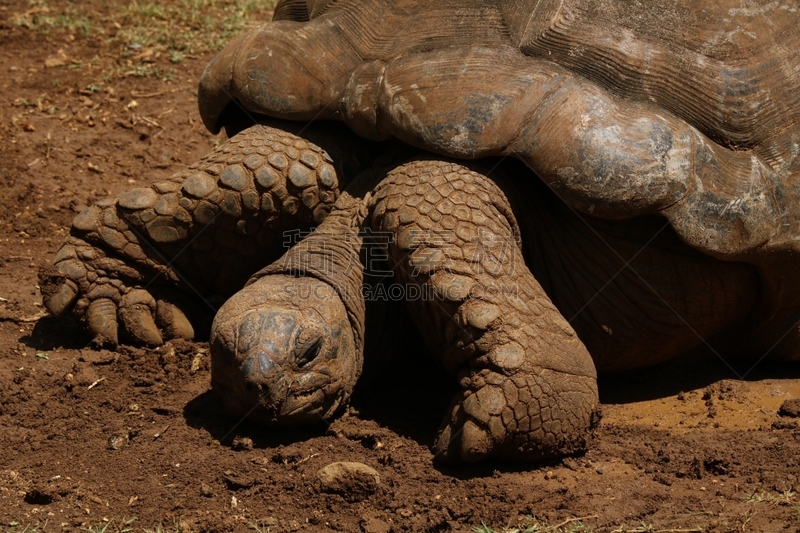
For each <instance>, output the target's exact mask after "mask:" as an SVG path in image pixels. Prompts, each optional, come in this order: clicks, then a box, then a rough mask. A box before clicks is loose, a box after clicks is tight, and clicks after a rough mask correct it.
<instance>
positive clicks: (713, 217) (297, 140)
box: [42, 0, 800, 461]
mask: <svg viewBox="0 0 800 533" xmlns="http://www.w3.org/2000/svg"><path fill="white" fill-rule="evenodd" d="M274 18H275V20H274V21H273V22H272V23H271V24H268V25H266V26H264V27H262V28H260V29H257V30H255V31H252V32H250V33H247V34H245V35H242V36H241V37H239V38H238V39H236V40H234V41H233V42H232V43H230V44H229V45H228V47H227V48H226V49H225V50H223V51H222V52H221V53H220V54H219V55H218V56H217V57H216V58H215V59H214V60H213V61H212V63H211V64H210V65H209V66H208V68H207V69H206V71H205V73H204V75H203V77H202V79H201V81H200V91H199V104H200V111H201V115H202V117H203V120H204V121H205V124H206V126H207V127H208V128H209V129H210V130H211V131H213V132H216V131H219V130H220V129H222V128H225V129H226V130H227V131H228V133H229V134H230V135H233V136H232V137H231V138H230V139H229V140H228V141H226V142H225V143H223V144H222V145H221V146H219V147H218V148H217V149H216V150H214V152H212V153H211V154H210V155H209V156H208V157H206V158H205V159H203V160H202V161H200V162H198V163H196V164H194V165H192V166H190V167H189V168H188V169H186V170H184V171H181V172H179V173H177V174H176V175H175V176H174V177H172V178H171V179H168V180H164V181H159V182H156V183H153V184H152V185H151V186H149V187H145V188H139V189H135V190H132V191H129V192H127V193H125V194H122V195H121V196H119V197H118V198H112V199H109V200H106V201H102V202H100V203H98V204H97V205H95V206H93V207H90V208H89V209H88V210H86V211H84V212H83V213H81V214H80V215H78V216H77V218H76V219H75V221H74V222H73V224H72V228H71V231H70V234H69V236H68V237H67V238H66V240H65V241H64V243H63V245H62V247H61V249H60V251H59V252H58V254H57V256H56V257H55V268H50V269H46V270H44V271H43V272H42V290H43V294H44V301H45V304H46V306H47V308H48V309H49V310H50V311H51V312H52V313H54V314H56V315H59V314H62V313H65V312H67V311H70V310H71V311H72V312H73V313H74V314H75V316H77V317H78V318H79V319H80V320H81V321H82V322H83V324H85V327H86V328H88V330H90V331H91V332H92V333H93V334H95V336H96V340H97V342H100V343H108V344H111V345H115V344H116V343H118V342H120V341H122V342H130V343H138V344H145V345H158V344H161V343H162V342H163V340H164V339H168V338H172V337H185V338H191V337H193V336H194V335H195V328H196V327H197V324H198V322H197V321H198V320H199V319H198V318H197V317H198V316H200V315H202V312H201V311H202V308H204V307H206V308H209V309H215V308H216V306H217V303H218V302H222V301H225V300H227V301H226V302H225V303H224V305H222V307H221V309H219V312H218V313H217V315H216V318H215V321H214V323H213V325H212V326H211V349H212V384H213V387H214V388H215V389H216V390H218V391H219V393H220V394H221V395H222V398H223V399H224V403H225V405H226V406H227V407H228V409H230V411H231V412H233V413H235V414H238V415H241V416H245V415H246V416H249V417H251V418H253V419H254V420H258V421H263V422H266V423H275V424H299V423H305V422H309V421H315V420H319V419H330V418H331V417H332V416H334V415H335V414H336V413H337V412H338V411H340V409H341V407H342V406H343V405H345V404H346V402H347V400H348V398H349V396H350V393H351V391H352V389H353V386H354V384H355V382H356V380H357V378H358V377H359V374H360V371H361V367H362V364H363V361H364V358H366V359H367V360H369V358H371V357H377V356H378V355H379V354H371V353H369V350H368V349H367V350H366V353H364V352H365V348H364V346H365V341H364V338H365V330H366V329H368V328H367V327H365V314H367V313H369V312H370V307H369V305H370V303H371V302H370V298H368V297H365V296H364V294H365V293H364V291H363V283H364V275H365V270H364V269H365V268H366V269H367V271H369V269H370V268H372V266H371V265H369V264H367V262H366V261H364V256H365V254H364V252H363V249H362V246H363V240H364V238H365V235H366V233H365V232H367V233H371V234H372V235H376V234H380V235H384V236H386V237H387V238H385V239H384V240H382V241H381V240H380V239H378V241H380V242H379V243H378V245H377V246H378V249H379V250H383V252H384V253H385V257H384V258H382V260H383V261H384V262H385V263H386V264H388V265H389V266H390V267H391V269H392V272H393V275H394V280H395V284H396V285H397V286H399V287H400V288H401V290H400V291H397V293H396V297H397V298H405V299H407V308H408V309H409V310H410V311H411V317H412V319H413V321H414V323H415V324H416V326H417V327H418V328H419V330H420V332H421V334H422V336H423V338H424V339H425V343H426V345H427V347H428V349H429V350H430V352H431V353H432V354H434V355H435V356H436V357H438V358H439V360H440V361H441V363H442V365H443V366H444V367H445V368H446V369H447V370H448V371H449V372H451V373H452V374H453V375H454V376H456V378H457V380H458V384H459V387H460V392H459V393H458V395H457V396H456V398H455V399H454V400H453V402H452V406H451V408H450V411H449V413H448V414H447V416H446V417H445V420H444V422H443V424H442V427H441V430H440V433H439V436H438V438H437V441H436V444H435V447H436V452H437V457H439V458H442V459H445V460H464V461H477V460H481V459H484V458H488V457H495V458H505V459H540V458H546V457H554V456H559V455H563V454H566V453H570V452H573V451H575V450H578V449H580V448H581V447H583V446H584V443H585V437H586V434H587V432H588V431H590V429H591V427H592V425H593V424H594V423H595V421H596V416H595V414H596V411H597V407H598V393H597V385H596V372H597V371H601V372H603V371H618V370H624V369H631V368H635V367H639V366H643V365H652V364H655V363H658V362H661V361H664V360H667V359H670V358H674V357H676V356H679V355H682V354H685V353H687V352H689V351H690V350H692V349H693V348H695V347H697V346H698V345H702V344H705V345H706V346H707V347H709V348H711V349H712V350H713V351H715V352H716V353H718V354H719V355H720V357H723V358H727V357H731V356H747V357H752V358H754V361H757V360H760V359H761V358H774V359H784V360H797V359H798V358H800V344H799V343H800V333H798V321H800V283H798V281H800V275H799V274H800V269H798V265H799V263H798V259H797V254H798V252H800V241H799V240H798V236H799V235H800V157H799V156H798V154H800V123H799V122H798V121H799V120H800V14H799V13H798V6H797V4H796V3H795V2H790V1H787V0H775V1H770V2H768V1H766V0H747V1H745V0H713V1H712V0H691V1H690V0H678V1H676V2H671V3H664V4H661V3H652V2H640V1H638V0H495V1H490V0H442V1H437V2H430V1H419V0H385V1H381V0H284V1H282V2H280V3H279V5H278V6H277V8H276V10H275V17H274ZM254 124H255V125H254ZM234 134H235V135H234ZM315 226H316V231H314V232H313V233H311V234H310V236H308V237H307V238H305V239H303V240H300V239H299V237H301V236H302V235H303V234H304V233H303V232H306V231H307V230H310V229H311V228H312V227H315ZM295 241H299V244H295ZM287 243H288V244H287ZM289 244H291V245H293V246H292V247H290V248H288V251H287V246H288V245H289ZM283 252H286V253H285V254H284V255H283V256H282V257H281V254H282V253H283ZM248 278H249V281H248ZM412 289H413V291H412ZM411 292H413V293H414V294H415V296H414V297H411V296H409V295H410V294H411ZM198 297H200V298H198ZM197 302H202V303H201V304H198V303H197ZM366 334H367V335H368V334H369V331H366Z"/></svg>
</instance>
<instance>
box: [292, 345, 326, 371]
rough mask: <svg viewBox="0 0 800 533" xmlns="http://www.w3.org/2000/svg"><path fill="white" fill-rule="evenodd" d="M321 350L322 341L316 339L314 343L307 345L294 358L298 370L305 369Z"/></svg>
mask: <svg viewBox="0 0 800 533" xmlns="http://www.w3.org/2000/svg"><path fill="white" fill-rule="evenodd" d="M321 349H322V339H317V340H316V341H315V342H314V343H312V344H310V345H308V347H307V348H305V349H304V350H302V351H301V352H300V354H299V355H298V356H297V357H296V358H295V363H297V366H298V367H300V368H303V367H305V366H306V365H308V364H309V363H311V362H312V361H313V360H314V359H316V358H317V356H318V355H319V352H320V350H321Z"/></svg>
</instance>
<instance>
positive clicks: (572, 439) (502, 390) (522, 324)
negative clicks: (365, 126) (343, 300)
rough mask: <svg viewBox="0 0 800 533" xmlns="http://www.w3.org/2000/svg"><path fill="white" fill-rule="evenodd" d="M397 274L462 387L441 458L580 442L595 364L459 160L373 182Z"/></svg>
mask: <svg viewBox="0 0 800 533" xmlns="http://www.w3.org/2000/svg"><path fill="white" fill-rule="evenodd" d="M374 202H375V203H374V210H373V214H372V217H373V219H372V220H373V228H374V229H375V230H379V231H387V232H391V234H392V235H393V239H392V243H391V244H390V245H389V246H388V248H389V254H390V257H391V258H392V259H393V260H394V262H395V273H396V275H397V276H398V278H399V280H400V281H402V282H404V283H406V284H407V287H408V288H409V289H411V288H412V287H414V288H415V289H414V291H413V294H414V295H415V297H414V298H409V305H411V306H412V316H413V317H414V318H415V320H416V321H417V322H418V325H419V327H420V329H421V331H422V333H423V335H424V336H425V338H426V341H427V343H428V345H429V348H430V349H431V351H432V352H433V353H435V354H441V356H442V360H443V362H444V365H445V366H446V367H447V368H448V369H449V370H451V371H452V372H453V373H454V374H457V376H458V380H459V383H460V385H461V392H460V393H459V394H458V395H457V397H456V398H455V399H454V400H453V404H452V407H451V411H450V414H449V415H448V416H447V417H446V418H445V421H444V423H443V425H442V428H441V430H440V434H439V437H438V439H437V443H436V450H437V457H438V458H440V459H444V460H450V461H452V460H463V461H478V460H482V459H485V458H489V457H495V458H504V459H514V460H520V459H522V460H526V459H527V460H535V459H543V458H548V457H557V456H561V455H565V454H568V453H572V452H575V451H577V450H578V449H580V448H582V447H583V446H584V443H585V439H586V437H587V433H588V431H589V430H590V427H591V425H592V421H593V419H594V415H595V410H596V409H597V405H598V396H597V385H596V375H595V369H594V364H593V363H592V360H591V358H590V356H589V353H588V352H587V351H586V348H585V347H584V345H583V343H582V342H581V341H580V339H578V337H577V335H576V334H575V332H574V331H573V329H572V328H571V327H570V325H569V323H568V322H567V321H566V319H564V318H563V317H562V316H561V314H560V313H559V312H558V310H557V309H556V308H555V306H554V305H553V304H552V302H551V301H550V299H549V298H548V296H547V294H545V292H544V290H543V289H542V287H541V285H540V284H539V283H538V282H537V281H536V279H535V278H534V277H533V275H532V274H531V272H530V270H528V268H527V266H526V265H525V263H524V261H523V258H522V253H521V251H520V247H519V242H518V241H519V234H518V231H517V223H516V220H515V218H514V215H513V214H512V212H511V208H510V205H509V203H508V200H507V199H506V198H505V196H504V195H503V192H502V191H501V190H500V189H499V188H498V187H497V185H496V184H495V183H494V182H493V181H492V180H491V179H489V178H488V177H487V176H485V175H483V174H481V173H479V172H476V171H473V170H471V169H469V168H467V167H465V166H463V165H460V164H456V163H450V162H442V161H435V160H434V161H429V160H421V161H413V162H410V163H407V164H405V165H401V166H400V167H398V168H396V169H395V170H393V171H392V172H390V173H389V175H388V177H387V178H386V179H385V180H384V181H383V182H382V183H381V185H380V186H379V187H378V188H377V190H376V192H375V195H374Z"/></svg>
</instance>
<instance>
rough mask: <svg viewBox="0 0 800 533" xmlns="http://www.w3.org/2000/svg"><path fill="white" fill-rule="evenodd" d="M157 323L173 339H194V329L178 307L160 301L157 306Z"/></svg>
mask: <svg viewBox="0 0 800 533" xmlns="http://www.w3.org/2000/svg"><path fill="white" fill-rule="evenodd" d="M156 323H157V324H158V325H159V326H160V327H161V328H162V329H163V330H164V333H166V334H167V336H168V337H170V338H173V339H188V340H191V339H193V338H194V327H192V323H191V322H190V321H189V319H188V318H186V315H185V314H184V312H183V311H181V310H180V308H178V306H176V305H174V304H172V303H170V302H166V301H164V300H159V301H158V303H157V304H156Z"/></svg>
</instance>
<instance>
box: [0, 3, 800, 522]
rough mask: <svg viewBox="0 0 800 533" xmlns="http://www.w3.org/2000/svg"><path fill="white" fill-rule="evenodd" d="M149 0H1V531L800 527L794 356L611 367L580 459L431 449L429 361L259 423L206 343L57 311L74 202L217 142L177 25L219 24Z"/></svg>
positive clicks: (154, 173) (442, 402) (436, 386)
mask: <svg viewBox="0 0 800 533" xmlns="http://www.w3.org/2000/svg"><path fill="white" fill-rule="evenodd" d="M131 5H134V4H131ZM175 5H176V6H178V7H181V6H183V7H186V9H187V10H188V9H189V8H188V7H187V6H190V5H195V6H197V5H208V6H210V7H209V9H212V10H213V9H218V8H219V9H222V8H226V9H227V8H228V7H230V5H232V4H226V3H225V2H222V1H219V2H207V3H206V4H204V3H203V2H194V3H191V4H190V3H189V2H186V3H185V5H184V4H183V3H181V2H175ZM248 5H249V4H248ZM135 6H137V7H136V9H139V10H140V11H139V12H137V13H133V14H132V12H131V11H130V10H131V9H134V8H131V7H130V6H129V5H128V4H122V3H113V2H112V3H111V4H108V3H101V2H99V1H97V0H92V1H88V2H83V3H81V5H80V7H76V6H75V5H73V4H57V3H56V2H52V3H50V4H46V3H44V2H42V1H36V2H31V3H30V4H28V3H25V2H21V1H18V0H13V1H5V2H0V45H1V48H0V49H2V52H1V54H2V57H3V61H2V63H0V72H2V73H3V77H2V79H0V92H1V93H2V99H0V102H2V103H0V106H2V107H0V117H1V118H2V121H0V132H1V133H2V140H3V141H2V143H0V161H2V164H1V165H0V185H1V186H0V243H2V254H0V298H2V299H0V531H2V532H6V531H7V532H22V531H37V530H38V531H56V530H62V529H65V530H79V529H84V530H89V531H107V532H109V533H110V532H113V531H131V530H144V529H149V530H158V529H157V528H158V527H161V530H162V531H204V530H210V531H248V530H250V531H252V530H256V531H270V532H273V533H275V532H283V531H301V530H303V531H315V532H317V531H320V532H325V531H344V532H351V531H363V532H365V533H379V532H389V531H395V532H400V531H410V532H425V531H471V530H472V528H473V527H475V526H481V524H482V523H485V524H488V525H489V526H491V527H492V528H493V529H495V530H496V531H503V530H504V528H509V530H510V528H512V527H517V526H527V527H530V528H534V527H539V529H530V531H556V530H561V531H589V530H593V531H611V530H615V531H659V530H661V531H796V530H798V529H799V528H800V498H798V497H797V496H796V494H795V493H796V491H797V490H798V488H800V482H799V481H798V476H800V464H798V462H799V461H800V429H798V424H800V421H798V419H797V418H795V417H792V416H789V415H790V414H791V412H790V411H791V408H793V406H794V408H795V409H796V404H794V403H786V404H784V402H785V401H786V400H791V399H794V398H800V368H798V366H796V365H795V366H791V365H767V364H765V363H761V364H759V365H757V366H756V367H755V369H754V370H753V371H752V372H749V373H747V379H746V380H738V379H735V378H736V376H737V375H739V376H741V375H743V374H745V372H746V371H747V369H748V368H749V367H748V366H747V365H743V366H741V368H739V367H736V368H735V372H734V371H733V370H732V369H731V368H730V367H728V366H727V363H724V362H722V361H719V360H717V359H715V358H712V359H710V361H708V362H705V363H699V364H698V363H695V364H694V365H691V366H687V365H679V364H673V365H671V366H668V367H662V368H658V369H653V370H649V371H646V372H641V373H636V374H631V375H626V376H619V377H616V378H614V379H605V380H603V381H602V382H601V391H602V399H603V402H604V405H603V412H604V418H603V420H602V422H601V425H600V428H599V431H598V432H597V434H596V436H595V438H594V439H593V442H592V445H591V450H590V451H589V452H588V453H587V454H585V455H584V456H581V457H574V458H569V459H566V460H564V461H561V462H557V463H554V464H549V465H539V466H533V467H531V466H519V465H515V466H510V465H501V464H494V465H482V466H477V467H458V468H451V467H448V468H437V467H436V466H434V464H433V457H432V455H431V452H430V449H429V446H430V445H431V443H432V441H433V437H434V434H435V431H436V428H437V425H438V421H439V418H440V417H441V416H442V415H443V413H444V411H445V408H446V403H447V391H446V387H443V386H442V378H441V376H440V375H439V374H438V373H437V372H436V370H435V369H433V368H419V367H420V366H423V367H424V364H425V363H424V362H417V361H408V362H406V364H405V366H406V367H412V368H407V369H406V370H407V372H406V373H405V374H404V375H403V379H402V380H400V382H399V383H400V384H398V383H389V382H388V381H386V379H383V380H381V379H380V378H378V380H377V381H376V382H375V383H373V384H372V386H371V387H370V386H367V387H364V388H363V389H362V391H361V394H360V396H359V399H358V401H357V402H355V404H354V407H352V408H351V409H350V411H349V412H348V413H347V414H346V415H345V416H343V417H342V418H341V419H339V420H337V421H335V422H334V423H333V424H332V425H331V426H330V427H318V428H308V429H304V430H298V431H274V430H264V429H260V428H257V427H251V426H248V425H247V424H241V425H237V424H236V420H231V419H230V418H229V417H227V416H225V415H224V414H223V413H222V412H221V411H220V410H219V401H218V400H217V399H216V398H215V397H214V396H213V395H212V394H211V393H210V392H209V372H208V349H207V345H206V344H205V343H185V342H184V343H172V344H170V345H167V346H165V347H162V348H160V349H157V350H139V349H131V348H124V347H123V348H120V350H119V351H117V352H109V351H104V350H96V349H92V348H89V347H88V342H89V339H88V338H87V337H86V336H85V335H84V334H83V333H82V332H81V331H80V330H79V329H77V327H76V326H75V324H73V323H72V322H71V321H70V320H69V319H53V318H49V317H45V316H44V313H43V310H42V307H41V296H40V295H39V294H38V289H37V278H36V273H37V270H38V268H39V267H41V266H44V265H47V264H48V262H49V261H50V258H51V257H52V254H53V253H54V252H55V250H56V247H57V245H58V243H59V242H60V240H61V239H62V238H63V236H64V231H65V228H66V227H67V226H68V224H69V222H70V220H71V219H72V217H74V216H75V214H76V213H78V212H80V211H81V210H82V209H84V208H85V207H86V206H87V205H90V204H91V203H93V202H94V201H96V200H97V199H99V198H103V197H105V196H107V195H112V194H118V193H120V192H122V191H124V190H126V189H128V188H131V187H132V186H136V185H140V184H142V183H145V182H149V181H152V180H155V179H158V178H164V177H166V176H168V175H170V174H172V173H174V172H176V171H178V170H180V169H182V168H184V167H185V166H186V165H187V164H189V163H190V162H192V161H193V160H195V159H197V158H199V157H200V156H202V155H203V154H204V153H206V152H207V151H209V150H210V149H211V148H212V147H213V145H214V143H215V141H216V139H215V138H213V137H212V136H210V135H209V134H208V133H207V132H206V131H205V130H204V129H203V128H202V125H201V124H200V121H199V116H198V114H197V111H196V107H195V98H196V89H195V87H196V81H197V79H198V77H199V74H200V72H201V71H202V69H203V67H204V65H205V64H206V63H207V62H208V60H209V59H210V58H211V52H209V51H207V50H208V49H210V48H213V46H211V45H208V46H200V45H198V44H197V43H194V44H192V43H193V42H192V41H191V40H187V41H185V42H184V41H180V42H178V41H177V40H178V38H179V37H180V36H181V35H183V34H182V33H181V32H182V31H185V32H188V33H187V34H186V35H187V36H186V37H185V38H186V39H189V37H190V36H191V35H192V33H191V32H196V35H200V33H199V32H200V28H201V27H205V26H204V24H206V23H207V24H211V22H208V20H209V19H204V18H203V16H201V15H196V16H195V15H194V14H192V13H188V11H187V13H188V14H187V15H186V18H185V19H180V20H174V18H170V17H172V16H173V15H170V14H169V13H170V12H166V11H164V10H165V9H168V8H167V7H163V6H157V5H150V4H135ZM220 6H221V7H220ZM173 7H174V6H173ZM146 9H150V10H151V11H152V13H150V12H146ZM159 9H160V10H162V11H160V12H159V11H158V10H159ZM125 10H128V11H125ZM120 13H123V15H124V17H128V18H124V17H123V18H118V15H119V14H120ZM148 13H150V14H148ZM159 13H161V14H160V15H159ZM164 13H166V15H165V14H164ZM211 13H212V15H209V16H213V13H214V12H213V11H211ZM190 15H191V16H190ZM256 15H257V16H256ZM119 16H122V15H119ZM204 16H205V15H204ZM240 16H243V15H241V14H240ZM248 16H251V15H248ZM136 17H138V18H136ZM148 17H150V18H148ZM158 17H162V18H161V19H159V18H158ZM258 17H260V18H261V19H262V20H266V19H268V18H269V13H265V12H261V13H258V14H252V16H251V18H258ZM151 19H152V20H151ZM153 20H155V22H156V23H158V24H155V25H150V26H148V24H149V23H150V22H152V21H153ZM214 20H216V21H217V22H219V21H224V20H228V19H225V18H224V17H223V16H219V17H217V18H216V19H214ZM231 20H234V22H235V18H234V19H231ZM148 21H150V22H148ZM137 24H138V25H139V26H137ZM159 24H160V25H159ZM193 24H194V26H193ZM231 24H233V23H231ZM223 26H224V27H228V26H225V25H224V24H222V25H221V26H220V27H223ZM137 27H140V28H141V29H142V32H143V34H142V38H141V39H140V40H139V41H137V40H136V39H135V38H134V37H131V35H134V36H135V35H136V34H135V30H136V28H137ZM153 28H155V29H153ZM159 28H161V30H160V31H161V33H158V31H157V30H159ZM165 28H166V29H165ZM187 28H188V30H187ZM219 31H223V30H219ZM147 32H149V33H147ZM164 36H166V37H164ZM162 37H163V39H162ZM222 37H224V35H221V34H220V33H215V34H213V35H210V36H209V37H208V40H209V41H213V42H216V41H215V39H216V40H220V41H221V40H222ZM181 38H183V37H181ZM130 39H133V40H130ZM147 39H150V41H148V40H147ZM170 39H172V40H170ZM148 43H149V44H148ZM181 43H183V44H181ZM187 43H188V44H187ZM206 44H208V43H206ZM181 47H183V48H181ZM389 374H403V373H402V369H399V368H398V369H394V370H393V371H392V372H389ZM443 389H445V390H443ZM781 405H785V406H788V407H785V408H784V409H783V410H782V411H781V413H782V414H781V415H779V414H778V411H779V409H780V407H781ZM784 415H785V416H784ZM334 462H355V463H361V464H362V466H363V465H366V466H367V467H370V468H371V469H374V471H376V472H377V474H376V475H373V474H372V473H371V472H372V471H371V470H370V469H367V468H364V469H362V467H361V466H359V467H358V468H359V469H360V470H358V472H359V474H358V476H356V475H355V474H352V472H351V473H350V474H352V475H350V474H348V475H349V476H350V477H347V476H344V477H343V478H342V479H335V480H334V481H335V482H336V483H340V484H344V485H343V486H346V484H347V483H350V482H352V483H356V481H357V483H356V484H357V485H358V490H359V491H360V492H359V494H358V497H357V498H354V497H348V496H351V495H348V494H342V491H341V490H325V489H324V485H323V484H322V483H321V481H320V477H319V472H320V470H321V469H322V468H323V467H326V466H327V465H329V464H331V463H334ZM348 472H349V471H348ZM350 478H353V479H356V481H352V479H350ZM336 486H337V487H339V486H340V485H336ZM365 487H366V488H365ZM533 517H535V519H534V518H533ZM548 528H549V529H548Z"/></svg>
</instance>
